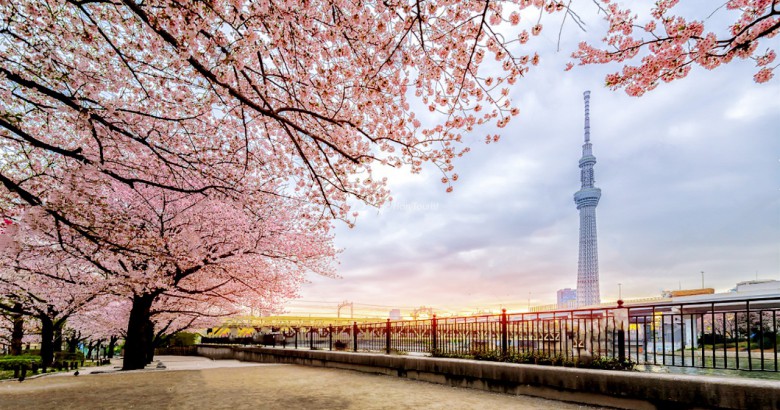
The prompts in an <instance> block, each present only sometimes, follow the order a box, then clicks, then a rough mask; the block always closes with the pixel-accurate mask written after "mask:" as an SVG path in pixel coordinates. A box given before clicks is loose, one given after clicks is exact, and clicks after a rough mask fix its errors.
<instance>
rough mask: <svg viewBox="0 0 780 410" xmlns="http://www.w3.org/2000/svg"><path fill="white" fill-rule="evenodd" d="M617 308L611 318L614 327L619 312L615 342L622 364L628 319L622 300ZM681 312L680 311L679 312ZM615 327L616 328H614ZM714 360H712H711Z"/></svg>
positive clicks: (624, 357)
mask: <svg viewBox="0 0 780 410" xmlns="http://www.w3.org/2000/svg"><path fill="white" fill-rule="evenodd" d="M617 305H618V308H617V309H615V311H614V313H613V316H612V323H613V325H614V322H615V314H617V313H618V312H619V314H620V316H619V319H620V329H618V331H617V342H618V360H619V361H620V362H621V363H623V362H625V361H626V329H625V326H624V325H623V324H624V323H625V322H626V321H627V319H628V310H627V309H626V308H624V307H623V300H622V299H621V300H618V302H617ZM680 312H682V310H680ZM680 323H682V315H681V316H680ZM672 326H674V319H672ZM616 327H617V326H616ZM672 335H674V327H673V328H672ZM682 336H683V340H685V335H682ZM613 346H614V345H613ZM684 355H685V350H683V365H685V359H684V358H685V356H684ZM713 360H714V359H713Z"/></svg>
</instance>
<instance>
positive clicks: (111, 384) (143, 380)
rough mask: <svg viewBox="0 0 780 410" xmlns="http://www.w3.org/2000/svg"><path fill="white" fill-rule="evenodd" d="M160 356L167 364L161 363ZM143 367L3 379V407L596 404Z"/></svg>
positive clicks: (204, 364) (356, 378)
mask: <svg viewBox="0 0 780 410" xmlns="http://www.w3.org/2000/svg"><path fill="white" fill-rule="evenodd" d="M157 360H159V361H160V362H162V366H165V368H158V367H157ZM157 360H156V361H155V363H153V364H152V365H150V366H148V367H147V368H146V369H144V370H136V371H129V372H120V371H119V370H118V368H117V367H118V366H121V362H119V361H115V362H114V363H112V364H111V365H109V366H102V367H95V368H84V369H81V370H80V372H79V376H73V372H70V373H59V374H50V375H43V376H36V377H33V378H29V379H28V380H25V381H24V382H22V383H20V382H18V381H15V380H8V381H3V382H0V408H3V409H6V408H7V409H41V408H57V409H130V408H132V409H193V408H198V409H258V408H262V409H285V410H289V409H398V408H405V409H447V410H453V409H475V408H502V409H559V410H569V409H572V410H573V409H591V408H594V409H595V408H598V407H588V406H582V405H577V404H571V403H564V402H559V401H554V400H546V399H541V398H535V397H528V396H516V395H507V394H497V393H490V392H484V391H478V390H473V389H464V388H455V387H449V386H444V385H439V384H433V383H427V382H421V381H415V380H409V379H401V378H397V377H387V376H382V375H376V374H365V373H360V372H355V371H349V370H342V369H331V368H318V367H307V366H299V365H288V364H262V363H249V362H239V361H237V360H211V359H207V358H203V357H192V356H159V357H157Z"/></svg>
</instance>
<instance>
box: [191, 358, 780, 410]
mask: <svg viewBox="0 0 780 410" xmlns="http://www.w3.org/2000/svg"><path fill="white" fill-rule="evenodd" d="M198 354H199V355H201V356H205V357H209V358H212V359H237V360H242V361H250V362H261V363H287V364H300V365H307V366H320V367H331V368H340V369H349V370H356V371H361V372H367V373H378V374H385V375H390V376H397V377H406V378H409V379H414V380H421V381H427V382H432V383H439V384H445V385H450V386H455V387H467V388H473V389H479V390H486V391H491V392H497V393H508V394H522V395H528V396H536V397H543V398H548V399H554V400H562V401H568V402H574V403H582V404H590V405H598V406H607V407H614V408H622V409H677V408H686V409H688V408H711V409H713V408H714V409H718V408H722V409H777V408H780V383H778V382H776V381H769V380H755V379H734V378H725V377H711V376H698V375H672V374H650V373H640V372H624V371H609V370H591V369H576V368H565V367H552V366H537V365H525V364H510V363H498V362H485V361H477V360H462V359H442V358H431V357H414V356H399V355H384V354H374V353H351V352H332V351H322V350H293V349H275V348H262V347H239V346H218V345H200V346H198Z"/></svg>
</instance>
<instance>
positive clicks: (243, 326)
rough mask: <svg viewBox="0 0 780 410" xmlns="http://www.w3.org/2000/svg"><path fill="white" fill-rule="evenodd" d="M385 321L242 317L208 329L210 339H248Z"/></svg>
mask: <svg viewBox="0 0 780 410" xmlns="http://www.w3.org/2000/svg"><path fill="white" fill-rule="evenodd" d="M385 320H387V319H380V318H343V317H342V318H337V317H325V316H320V317H317V316H263V317H256V316H244V317H234V318H230V319H226V320H225V321H224V322H223V323H222V326H220V327H215V328H212V329H210V332H207V333H208V336H211V337H224V336H235V337H248V336H252V335H253V334H255V333H258V332H259V333H271V332H273V331H288V330H289V329H293V328H323V327H328V326H329V325H333V326H347V325H352V324H353V323H355V322H356V323H358V324H363V323H377V322H383V321H385Z"/></svg>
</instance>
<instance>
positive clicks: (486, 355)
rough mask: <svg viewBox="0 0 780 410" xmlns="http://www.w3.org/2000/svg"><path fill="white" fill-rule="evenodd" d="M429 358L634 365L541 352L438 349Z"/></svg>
mask: <svg viewBox="0 0 780 410" xmlns="http://www.w3.org/2000/svg"><path fill="white" fill-rule="evenodd" d="M431 356H433V357H442V358H451V359H474V360H486V361H492V362H505V363H518V364H537V365H542V366H562V367H580V368H587V369H602V370H633V369H634V368H635V367H636V363H634V362H632V361H631V360H625V361H620V360H619V359H617V358H607V357H600V358H594V359H593V360H590V361H587V362H586V361H580V360H579V359H578V358H576V357H568V358H567V357H566V356H564V355H562V354H555V355H548V354H545V353H542V352H507V354H506V355H501V353H499V352H497V351H495V350H473V351H471V352H470V354H463V353H453V352H445V351H442V350H440V349H434V350H432V351H431Z"/></svg>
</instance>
